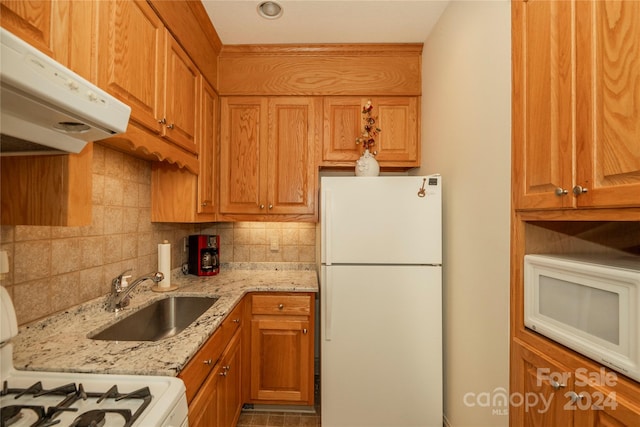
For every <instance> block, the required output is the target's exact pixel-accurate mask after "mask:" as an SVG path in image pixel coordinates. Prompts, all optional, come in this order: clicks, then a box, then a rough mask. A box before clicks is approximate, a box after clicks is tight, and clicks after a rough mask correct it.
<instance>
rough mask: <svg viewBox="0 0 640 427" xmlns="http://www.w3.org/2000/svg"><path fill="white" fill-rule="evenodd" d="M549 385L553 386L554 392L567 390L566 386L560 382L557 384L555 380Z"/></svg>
mask: <svg viewBox="0 0 640 427" xmlns="http://www.w3.org/2000/svg"><path fill="white" fill-rule="evenodd" d="M549 384H551V387H552V388H553V389H554V390H560V389H561V388H565V387H566V385H564V384H561V383H559V382H557V381H554V380H550V381H549Z"/></svg>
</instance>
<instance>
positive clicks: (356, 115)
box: [322, 97, 420, 167]
mask: <svg viewBox="0 0 640 427" xmlns="http://www.w3.org/2000/svg"><path fill="white" fill-rule="evenodd" d="M368 99H371V103H372V104H373V111H372V116H374V117H377V118H378V125H379V127H380V129H382V131H381V132H380V134H379V135H378V137H377V138H376V144H375V146H374V147H373V150H372V151H374V152H376V153H377V154H376V160H378V162H379V163H380V166H382V167H384V166H387V167H412V166H419V165H420V144H419V143H418V142H419V139H420V138H419V137H420V127H419V121H418V118H419V116H420V111H419V107H418V98H416V97H376V98H355V97H325V98H324V135H323V144H322V145H323V146H322V164H323V165H324V166H352V165H355V161H356V160H357V159H358V158H359V157H360V155H361V154H362V147H361V146H359V145H356V138H357V137H358V136H360V134H361V133H362V127H363V122H362V119H363V116H362V107H363V106H364V105H365V104H366V103H367V100H368Z"/></svg>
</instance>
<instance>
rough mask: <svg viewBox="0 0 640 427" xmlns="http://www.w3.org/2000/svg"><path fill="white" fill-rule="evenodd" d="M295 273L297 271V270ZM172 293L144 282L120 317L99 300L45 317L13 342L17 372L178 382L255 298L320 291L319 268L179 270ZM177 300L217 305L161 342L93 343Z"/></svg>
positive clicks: (246, 266)
mask: <svg viewBox="0 0 640 427" xmlns="http://www.w3.org/2000/svg"><path fill="white" fill-rule="evenodd" d="M291 268H294V269H291ZM171 285H177V286H178V289H177V290H176V291H173V292H167V293H158V292H153V291H152V290H151V287H152V286H153V283H152V282H151V281H146V282H143V283H142V284H140V285H139V286H138V288H137V289H135V290H134V291H133V292H132V293H131V295H132V296H133V298H132V299H131V304H130V305H129V307H127V308H126V309H125V310H123V311H121V312H119V313H110V312H107V311H106V310H105V309H104V302H105V300H106V297H105V296H103V297H100V298H97V299H95V300H92V301H89V302H87V303H84V304H82V305H79V306H77V307H73V308H71V309H69V310H66V311H64V312H62V313H58V314H55V315H52V316H50V317H48V318H46V319H43V320H40V321H37V322H34V323H31V324H28V325H26V326H22V327H20V328H19V333H18V336H17V337H15V338H14V339H13V340H12V341H11V342H12V343H13V362H14V365H15V368H16V369H21V370H35V371H53V372H89V373H105V374H133V375H160V376H176V375H178V373H179V372H180V371H181V370H182V369H183V368H184V366H185V365H186V364H187V362H188V361H189V359H191V357H193V355H194V354H195V353H196V352H197V351H198V349H199V348H200V346H201V345H202V344H203V343H204V342H205V341H206V340H207V339H208V338H209V337H210V336H211V335H212V334H213V332H214V331H215V330H216V328H217V327H218V326H219V325H220V323H221V322H222V320H223V319H224V318H225V317H226V316H227V315H228V314H229V313H230V312H231V310H232V309H233V308H234V307H235V305H236V304H237V303H238V302H240V300H241V299H242V297H243V296H244V295H245V294H246V293H248V292H268V291H269V292H273V291H275V292H317V291H318V280H317V273H316V270H315V267H314V266H312V265H300V266H298V265H295V267H291V266H287V265H286V264H267V263H265V264H242V265H233V266H229V265H226V266H225V265H223V266H222V268H221V270H220V274H218V275H216V276H209V277H198V276H193V275H187V276H184V275H182V273H179V271H177V270H175V271H174V272H172V278H171ZM173 295H186V296H211V297H218V298H219V299H218V301H217V302H216V303H215V304H214V305H213V306H212V307H211V308H209V309H208V310H207V311H206V312H205V313H204V314H203V315H202V316H200V317H199V318H198V319H197V320H196V321H195V322H193V323H192V324H191V325H190V326H189V327H188V328H186V329H185V330H183V331H182V332H181V333H179V334H178V335H176V336H173V337H170V338H166V339H163V340H160V341H155V342H150V341H99V340H91V339H89V338H87V335H89V334H90V333H92V332H96V331H98V330H101V329H104V328H105V327H106V326H108V325H110V324H113V323H115V322H116V321H117V320H119V319H120V318H122V317H124V316H127V315H129V314H130V313H131V312H133V311H134V310H137V309H139V308H142V307H144V306H147V305H149V304H150V303H151V302H153V301H155V300H157V299H160V298H165V297H167V296H173Z"/></svg>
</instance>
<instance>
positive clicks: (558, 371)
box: [510, 342, 640, 427]
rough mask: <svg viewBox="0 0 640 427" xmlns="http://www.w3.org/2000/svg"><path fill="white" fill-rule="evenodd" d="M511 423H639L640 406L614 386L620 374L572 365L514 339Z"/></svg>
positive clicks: (523, 426)
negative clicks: (554, 359) (572, 367)
mask: <svg viewBox="0 0 640 427" xmlns="http://www.w3.org/2000/svg"><path fill="white" fill-rule="evenodd" d="M512 352H513V364H512V375H513V379H512V381H513V382H512V384H513V386H514V387H515V390H518V391H517V393H513V392H512V394H511V403H512V408H511V410H510V415H511V425H514V426H518V427H546V426H563V427H568V426H575V427H596V426H613V425H615V426H619V427H622V426H629V427H631V426H637V425H639V423H640V406H638V405H637V404H633V403H632V402H630V401H628V400H627V399H626V398H625V397H624V395H623V394H620V393H619V392H618V390H617V385H618V384H617V383H618V376H617V375H615V374H612V373H605V371H604V370H602V371H591V370H588V369H580V368H578V369H570V368H568V367H566V366H564V365H561V364H559V363H557V362H555V361H553V360H552V359H551V358H549V357H548V356H546V355H544V354H543V353H542V352H540V351H538V350H536V349H534V348H533V347H531V346H528V345H526V344H524V343H518V342H516V343H514V345H513V348H512Z"/></svg>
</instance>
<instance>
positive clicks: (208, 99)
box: [151, 76, 220, 223]
mask: <svg viewBox="0 0 640 427" xmlns="http://www.w3.org/2000/svg"><path fill="white" fill-rule="evenodd" d="M198 84H199V85H200V97H201V104H200V108H199V120H198V127H199V132H200V137H199V138H198V141H199V149H198V151H199V155H198V165H199V172H198V173H197V174H195V173H193V172H191V171H189V170H187V169H186V168H180V167H178V166H177V165H171V164H169V163H167V162H153V163H152V165H151V220H152V221H154V222H186V223H195V222H209V221H214V220H215V219H216V211H217V204H218V134H217V133H218V129H219V120H220V118H219V109H220V104H219V100H218V94H217V93H216V92H215V90H214V89H213V88H212V87H211V85H209V83H207V81H206V80H205V79H204V78H203V77H202V76H200V77H199V79H198Z"/></svg>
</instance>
